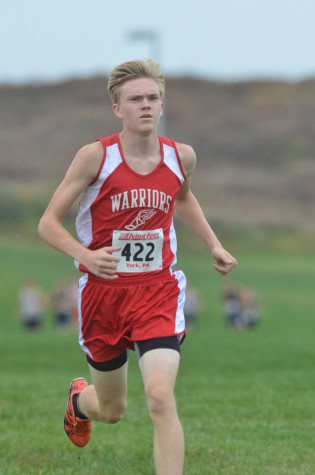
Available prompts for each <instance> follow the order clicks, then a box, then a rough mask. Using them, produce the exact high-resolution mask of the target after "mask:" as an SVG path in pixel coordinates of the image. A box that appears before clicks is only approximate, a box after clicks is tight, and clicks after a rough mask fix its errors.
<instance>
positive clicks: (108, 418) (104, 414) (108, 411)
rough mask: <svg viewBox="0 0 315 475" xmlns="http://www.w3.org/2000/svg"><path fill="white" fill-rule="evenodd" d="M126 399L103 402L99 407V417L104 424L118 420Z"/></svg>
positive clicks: (114, 422)
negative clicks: (109, 402)
mask: <svg viewBox="0 0 315 475" xmlns="http://www.w3.org/2000/svg"><path fill="white" fill-rule="evenodd" d="M126 406H127V404H126V401H124V400H121V401H115V403H114V404H105V405H103V406H102V407H101V408H100V412H99V419H100V420H101V421H102V422H106V424H116V423H117V422H119V421H120V420H121V419H122V417H123V415H124V412H125V410H126Z"/></svg>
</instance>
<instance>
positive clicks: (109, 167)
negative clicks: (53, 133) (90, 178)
mask: <svg viewBox="0 0 315 475" xmlns="http://www.w3.org/2000/svg"><path fill="white" fill-rule="evenodd" d="M121 162H122V158H121V156H120V153H119V148H118V144H114V145H110V146H109V147H107V148H106V158H105V162H104V165H103V167H102V170H101V172H100V175H99V177H98V179H97V180H96V182H95V183H93V184H92V185H90V186H89V187H87V188H86V189H85V190H84V192H83V193H82V196H81V200H80V210H79V214H78V217H77V219H76V229H77V235H78V237H79V239H80V241H81V242H82V244H83V246H85V247H88V246H89V244H90V243H91V241H92V240H93V230H92V216H91V205H92V203H93V202H94V201H95V199H96V198H97V196H98V194H99V191H100V189H101V187H102V185H103V183H104V181H105V180H106V179H107V178H108V177H109V175H110V174H111V173H113V171H114V170H115V169H116V168H117V167H118V166H119V165H120V164H121Z"/></svg>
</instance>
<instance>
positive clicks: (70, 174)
mask: <svg viewBox="0 0 315 475" xmlns="http://www.w3.org/2000/svg"><path fill="white" fill-rule="evenodd" d="M102 156H103V150H102V147H101V145H100V144H99V142H96V143H93V144H90V145H86V146H85V147H83V148H81V149H80V150H79V151H78V153H77V154H76V156H75V158H74V160H73V162H72V164H71V165H70V167H69V170H68V171H67V173H66V176H65V178H64V179H63V181H62V182H61V184H60V185H59V187H58V188H57V190H56V192H55V194H54V196H53V197H52V200H51V202H50V203H49V205H48V207H47V209H46V211H45V213H44V214H43V216H42V218H41V220H40V222H39V226H38V232H39V235H40V237H41V238H42V239H43V240H44V241H46V242H47V243H48V244H49V245H50V246H51V247H53V248H54V249H57V250H58V251H60V252H63V253H64V254H66V255H68V256H70V257H72V258H73V259H76V260H77V261H78V262H80V263H81V264H82V265H83V266H84V267H86V268H87V269H88V270H89V271H90V272H91V273H92V274H94V275H96V276H98V277H102V278H104V279H108V280H113V279H116V278H117V277H118V275H117V274H116V273H115V272H116V267H117V262H118V261H119V258H118V257H116V256H113V255H112V254H111V253H112V252H113V251H117V250H119V249H120V248H119V247H112V246H110V247H104V248H102V249H98V250H96V251H91V250H89V249H87V248H85V247H84V246H83V245H82V244H81V243H80V242H79V241H77V240H76V239H75V238H74V237H73V236H72V235H71V234H70V233H69V232H68V231H67V230H66V229H65V228H64V227H63V225H62V221H63V219H64V217H65V215H66V213H67V212H68V210H69V209H70V208H71V206H72V205H73V203H74V202H75V200H76V199H77V198H78V197H79V196H80V194H81V193H82V191H83V190H84V189H85V188H86V187H87V186H88V185H89V184H90V183H91V182H92V181H93V179H94V178H95V176H96V174H97V172H98V169H99V166H100V164H101V161H102Z"/></svg>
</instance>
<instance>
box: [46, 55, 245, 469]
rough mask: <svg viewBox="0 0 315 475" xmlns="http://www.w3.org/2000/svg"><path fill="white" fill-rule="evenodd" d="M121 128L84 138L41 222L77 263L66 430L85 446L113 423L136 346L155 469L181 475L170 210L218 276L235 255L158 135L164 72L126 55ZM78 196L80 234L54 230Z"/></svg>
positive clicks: (190, 159) (178, 150)
mask: <svg viewBox="0 0 315 475" xmlns="http://www.w3.org/2000/svg"><path fill="white" fill-rule="evenodd" d="M108 90H109V93H110V95H111V98H112V101H113V111H114V113H115V115H116V116H117V117H118V118H120V119H121V120H122V131H121V132H120V133H119V134H115V135H112V136H111V137H107V138H105V139H99V140H97V141H96V142H94V143H92V144H89V145H86V146H85V147H83V148H82V149H80V150H79V151H78V153H77V155H76V156H75V158H74V161H73V162H72V164H71V166H70V168H69V170H68V172H67V174H66V176H65V178H64V180H63V181H62V183H61V184H60V186H59V188H58V189H57V191H56V192H55V194H54V196H53V198H52V200H51V202H50V204H49V206H48V208H47V210H46V212H45V213H44V215H43V217H42V219H41V221H40V224H39V234H40V236H41V237H42V239H44V240H45V241H46V242H47V243H48V244H50V245H51V246H52V247H54V248H56V249H57V250H59V251H61V252H63V253H65V254H67V255H69V256H70V257H72V258H74V259H75V262H76V265H77V266H78V268H79V269H80V270H81V271H83V272H84V275H83V277H81V279H80V281H79V302H78V308H79V325H80V336H79V341H80V345H81V347H82V349H83V350H84V352H85V354H86V358H87V361H88V364H89V368H90V372H91V377H92V381H93V384H92V385H88V384H87V382H86V380H84V379H82V378H78V379H76V380H74V381H73V382H72V383H71V387H70V393H69V400H68V406H67V411H66V416H65V430H66V433H67V435H68V437H69V438H70V440H71V441H72V442H73V443H74V444H75V445H77V446H79V447H83V446H84V445H86V444H87V442H88V440H89V437H90V431H91V420H92V419H93V420H96V421H102V422H106V423H109V424H111V423H115V422H118V421H119V420H120V419H121V417H122V415H123V413H124V410H125V407H126V394H127V365H128V351H129V349H131V350H135V351H136V354H137V357H138V360H139V366H140V370H141V373H142V378H143V381H144V388H145V394H146V399H147V403H148V409H149V413H150V417H151V419H152V421H153V425H154V461H155V467H156V472H157V474H163V475H168V474H169V475H176V474H181V473H182V471H183V460H184V436H183V431H182V427H181V424H180V422H179V419H178V416H177V411H176V403H175V398H174V385H175V380H176V375H177V371H178V366H179V360H180V343H181V341H182V340H183V337H184V334H185V323H184V315H183V307H184V291H185V284H186V281H185V276H184V275H183V273H182V272H181V271H174V270H172V265H174V263H175V262H176V236H175V231H174V226H173V213H174V210H175V208H176V211H177V212H178V214H179V216H180V217H181V218H182V219H183V221H184V222H185V223H187V224H188V225H189V226H190V227H191V228H192V229H193V231H194V232H195V233H196V234H197V235H198V236H199V237H200V238H201V239H202V240H203V241H204V242H205V243H206V245H207V246H208V248H209V251H210V253H211V254H212V257H213V259H214V264H213V267H214V268H215V269H216V270H217V271H218V272H220V273H221V274H223V275H224V274H227V273H228V272H229V271H230V270H231V269H232V268H233V267H234V266H235V265H236V260H235V259H234V258H233V257H232V256H231V255H230V254H229V253H228V252H227V251H225V250H224V249H223V247H222V246H221V244H220V242H219V241H218V239H217V238H216V236H215V234H214V233H213V231H212V229H211V227H210V226H209V224H208V223H207V221H206V219H205V217H204V215H203V212H202V210H201V208H200V206H199V204H198V202H197V200H196V198H195V197H194V195H193V194H192V192H191V190H190V180H191V175H192V173H193V170H194V168H195V164H196V156H195V153H194V151H193V150H192V148H191V147H189V146H187V145H183V144H178V143H175V142H174V141H172V140H169V139H165V138H162V137H158V135H157V126H158V122H159V119H160V116H161V115H162V111H163V103H162V98H163V93H164V78H163V76H162V74H161V72H160V71H159V67H158V65H157V64H156V63H155V62H154V61H152V60H147V61H145V62H144V61H141V60H136V61H129V62H126V63H123V64H121V65H119V66H117V67H116V68H115V69H114V70H113V71H112V73H111V74H110V77H109V83H108ZM79 195H81V201H80V209H79V213H78V216H77V220H76V227H77V234H78V237H79V241H80V242H79V241H78V240H76V239H75V238H74V237H72V236H71V235H70V234H69V233H68V232H67V231H66V230H65V229H64V227H63V226H62V221H63V218H64V216H65V214H66V213H67V211H68V209H69V208H70V207H71V206H72V205H73V203H74V201H75V200H76V199H77V197H78V196H79Z"/></svg>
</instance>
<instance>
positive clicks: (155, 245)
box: [76, 134, 186, 278]
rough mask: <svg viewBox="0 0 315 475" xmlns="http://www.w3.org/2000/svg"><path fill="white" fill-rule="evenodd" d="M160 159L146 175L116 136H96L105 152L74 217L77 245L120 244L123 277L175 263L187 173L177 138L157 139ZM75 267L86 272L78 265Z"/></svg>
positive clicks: (119, 253) (90, 246)
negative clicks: (178, 208)
mask: <svg viewBox="0 0 315 475" xmlns="http://www.w3.org/2000/svg"><path fill="white" fill-rule="evenodd" d="M159 140H160V145H161V156H162V158H161V161H160V163H159V164H158V165H157V166H156V168H155V169H154V170H153V171H152V172H151V173H149V174H147V175H140V174H138V173H136V172H135V171H133V170H132V169H131V168H130V167H129V166H128V165H127V163H126V161H125V160H124V157H123V154H122V150H121V146H120V142H119V135H118V134H115V135H112V136H111V137H107V138H105V139H100V142H101V143H102V145H103V147H104V156H103V160H102V164H101V166H100V168H99V171H98V174H97V176H96V178H95V180H94V181H93V183H91V185H89V186H88V187H87V188H86V190H85V191H84V192H83V194H82V196H81V201H80V209H79V213H78V216H77V219H76V229H77V235H78V237H79V239H80V241H81V243H82V244H83V245H84V246H85V247H87V248H89V249H92V250H95V249H99V248H102V247H104V246H122V249H121V251H120V252H117V253H115V254H117V255H119V257H120V263H119V265H118V269H117V272H118V274H119V276H120V277H121V278H128V277H134V276H135V274H141V273H143V272H154V273H155V274H156V275H157V276H158V273H159V272H162V271H163V270H166V269H170V268H171V266H172V265H174V264H175V263H176V250H177V241H176V234H175V229H174V225H173V214H174V206H175V198H176V195H177V193H178V191H179V190H180V188H181V186H182V183H183V182H184V181H185V179H186V176H185V172H184V170H183V168H182V165H181V162H180V159H179V156H178V152H177V149H176V145H175V142H174V141H173V140H169V139H165V138H162V137H159ZM76 265H77V266H78V268H79V269H80V270H82V271H84V272H86V271H87V269H85V268H84V267H83V266H82V265H81V264H79V263H76Z"/></svg>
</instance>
